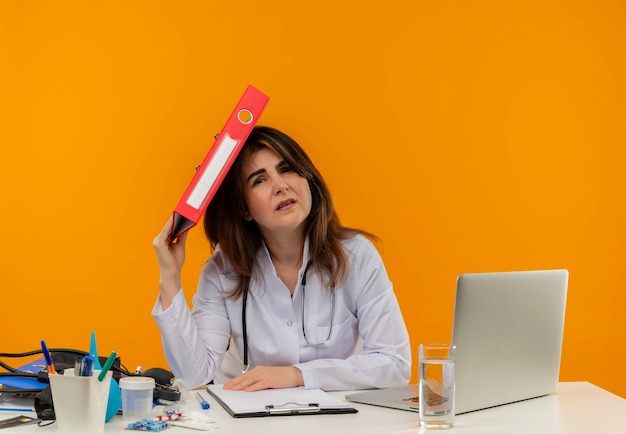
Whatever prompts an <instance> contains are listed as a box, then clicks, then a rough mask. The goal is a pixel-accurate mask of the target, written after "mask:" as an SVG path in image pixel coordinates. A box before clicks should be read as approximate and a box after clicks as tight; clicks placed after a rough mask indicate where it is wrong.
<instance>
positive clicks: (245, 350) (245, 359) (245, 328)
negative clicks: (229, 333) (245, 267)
mask: <svg viewBox="0 0 626 434" xmlns="http://www.w3.org/2000/svg"><path fill="white" fill-rule="evenodd" d="M310 266H311V261H309V262H308V263H307V264H306V267H305V268H304V273H302V280H301V281H300V283H301V285H302V335H303V336H304V341H305V342H306V344H307V346H320V345H330V336H331V334H332V333H333V318H334V316H335V285H332V286H331V287H330V328H329V329H328V336H326V339H324V341H322V342H316V343H312V342H310V341H309V339H308V338H307V337H306V327H305V326H304V298H305V294H306V291H305V289H306V275H307V272H308V271H309V267H310ZM248 290H249V288H246V290H245V291H244V292H243V299H242V306H241V325H242V328H243V365H244V371H243V372H247V371H248V369H250V364H249V363H248V326H247V324H246V307H247V303H248Z"/></svg>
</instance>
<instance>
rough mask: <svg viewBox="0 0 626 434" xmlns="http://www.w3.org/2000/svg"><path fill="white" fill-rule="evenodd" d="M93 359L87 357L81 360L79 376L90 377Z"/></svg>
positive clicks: (89, 356)
mask: <svg viewBox="0 0 626 434" xmlns="http://www.w3.org/2000/svg"><path fill="white" fill-rule="evenodd" d="M93 367H94V359H93V356H91V355H87V356H85V357H84V358H83V360H82V363H81V370H80V376H81V377H91V376H92V375H93Z"/></svg>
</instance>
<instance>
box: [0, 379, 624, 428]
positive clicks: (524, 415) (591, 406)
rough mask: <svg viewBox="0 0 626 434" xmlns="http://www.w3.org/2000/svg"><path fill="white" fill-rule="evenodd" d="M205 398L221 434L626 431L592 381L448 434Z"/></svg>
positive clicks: (398, 417)
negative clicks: (231, 406) (261, 411)
mask: <svg viewBox="0 0 626 434" xmlns="http://www.w3.org/2000/svg"><path fill="white" fill-rule="evenodd" d="M202 394H203V396H205V398H206V399H207V401H209V402H210V403H211V409H210V410H207V414H209V415H210V416H211V417H212V418H213V419H215V420H216V421H217V423H218V424H219V426H220V428H219V429H218V430H214V431H206V432H208V433H215V434H231V433H232V434H241V433H250V434H252V433H268V434H269V433H271V434H313V433H315V434H319V433H323V434H333V433H342V434H343V433H349V432H357V433H359V434H362V433H377V434H381V433H383V434H388V433H422V434H423V433H434V432H445V433H449V434H454V433H459V434H478V433H480V434H489V433H494V434H495V433H497V434H509V433H510V434H517V433H519V434H528V433H532V434H543V433H545V434H552V433H559V434H569V433H585V434H587V433H592V434H595V433H597V434H613V433H615V434H617V433H619V434H624V433H626V400H625V399H623V398H620V397H618V396H616V395H613V394H611V393H609V392H607V391H605V390H603V389H600V388H599V387H597V386H594V385H593V384H590V383H586V382H577V383H560V384H559V388H558V391H557V393H555V394H553V395H549V396H544V397H541V398H535V399H531V400H527V401H523V402H518V403H514V404H509V405H504V406H501V407H496V408H491V409H487V410H481V411H477V412H473V413H467V414H462V415H459V416H457V417H456V426H455V427H454V428H453V429H450V430H446V431H433V430H424V429H421V428H419V418H418V415H417V413H412V412H408V411H402V410H393V409H387V408H381V407H375V406H371V405H364V404H355V403H351V404H352V405H353V406H354V407H355V408H357V409H358V410H359V412H358V413H356V414H341V415H314V416H274V417H263V418H250V419H234V418H232V417H231V416H230V415H228V413H226V412H225V411H224V409H223V408H222V407H221V406H220V405H219V404H218V403H216V402H215V400H213V398H212V397H210V395H209V394H208V393H206V392H203V393H202ZM332 394H333V395H335V396H337V397H340V398H343V397H344V396H345V394H346V392H333V393H332ZM187 405H188V406H190V407H189V408H191V409H193V410H198V409H199V408H198V403H197V401H196V400H195V399H193V398H191V399H190V400H189V402H188V403H187ZM161 411H162V407H157V408H156V409H155V414H160V413H159V412H161ZM18 414H19V413H12V412H7V411H3V412H2V414H0V418H2V419H6V418H9V417H12V416H17V415H18ZM22 414H26V413H22ZM123 427H124V423H123V421H122V418H121V417H120V416H116V417H115V418H114V419H113V420H111V421H110V422H109V423H107V424H106V425H105V433H118V434H122V433H123V434H129V433H131V432H132V431H128V430H124V429H123ZM56 432H57V426H56V423H54V424H52V425H50V426H48V427H44V428H40V427H38V426H36V425H26V426H22V427H19V428H13V429H12V430H10V431H6V433H7V434H10V433H15V434H18V433H19V434H31V433H32V434H35V433H40V434H45V433H56ZM137 432H145V431H137ZM165 432H166V433H167V434H181V433H185V434H194V433H201V432H203V431H196V430H190V429H186V428H179V427H173V428H169V429H167V430H166V431H165ZM86 434H88V433H86Z"/></svg>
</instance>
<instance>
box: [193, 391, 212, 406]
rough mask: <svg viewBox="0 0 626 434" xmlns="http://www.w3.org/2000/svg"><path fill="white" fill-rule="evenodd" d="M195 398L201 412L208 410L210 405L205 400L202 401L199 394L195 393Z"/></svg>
mask: <svg viewBox="0 0 626 434" xmlns="http://www.w3.org/2000/svg"><path fill="white" fill-rule="evenodd" d="M196 398H198V402H199V403H200V407H202V410H208V409H209V408H210V407H211V404H209V403H208V402H207V401H206V399H204V398H203V397H202V395H200V392H196Z"/></svg>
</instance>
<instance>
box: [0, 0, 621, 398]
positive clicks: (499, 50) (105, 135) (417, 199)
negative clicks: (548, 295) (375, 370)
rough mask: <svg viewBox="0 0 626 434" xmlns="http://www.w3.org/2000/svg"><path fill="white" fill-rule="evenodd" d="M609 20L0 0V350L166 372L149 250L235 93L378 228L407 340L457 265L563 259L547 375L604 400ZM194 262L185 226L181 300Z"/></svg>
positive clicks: (344, 211) (615, 247)
mask: <svg viewBox="0 0 626 434" xmlns="http://www.w3.org/2000/svg"><path fill="white" fill-rule="evenodd" d="M383 3H384V6H383ZM625 20H626V8H625V6H624V3H623V2H622V1H619V0H614V1H610V0H597V1H582V0H580V1H573V0H561V1H558V0H552V1H545V0H531V1H507V2H502V1H499V0H484V1H471V2H468V1H452V0H448V1H446V0H438V1H431V0H404V1H402V0H393V1H390V2H362V1H356V0H353V1H342V2H337V1H323V2H313V3H311V2H308V3H306V2H305V3H302V2H291V1H283V2H279V1H273V2H272V1H270V2H253V1H249V0H242V1H237V2H228V1H222V2H217V1H200V0H198V1H185V2H171V1H153V0H150V1H148V0H136V1H132V2H128V1H107V2H101V1H84V0H76V1H67V0H61V1H56V2H50V1H28V2H15V1H2V2H1V3H0V189H1V196H0V197H1V198H2V210H3V212H2V213H0V227H1V228H2V235H3V236H2V241H3V249H2V253H1V255H2V258H1V262H0V282H1V287H2V294H3V298H2V300H3V301H2V319H3V321H2V324H3V331H2V333H1V335H0V336H1V338H0V350H2V351H6V352H18V351H25V350H30V349H35V348H37V346H38V343H39V340H40V339H46V340H47V342H48V344H49V346H51V347H74V348H82V349H87V347H88V340H89V333H90V331H91V330H96V332H97V334H98V341H99V349H100V352H101V353H108V352H109V351H111V350H112V349H116V350H117V351H118V352H119V353H120V355H121V357H122V361H123V362H124V363H125V365H126V366H127V367H128V368H129V369H134V368H135V366H136V365H142V366H143V367H144V368H148V367H154V366H163V367H165V366H166V365H165V360H164V357H163V355H162V352H161V346H160V340H159V334H158V331H157V328H156V325H155V324H154V322H153V320H152V319H151V317H150V309H151V306H152V304H153V301H154V299H155V297H156V295H157V292H158V288H157V280H158V278H157V267H156V260H155V255H154V252H153V249H152V245H151V242H152V238H153V236H154V235H156V233H157V232H158V231H159V229H160V228H161V226H162V225H163V224H164V222H165V220H166V219H167V217H168V216H169V215H170V213H171V212H172V210H173V208H174V206H175V204H176V203H177V201H178V199H179V197H180V195H181V194H182V192H183V191H184V188H185V187H186V185H187V183H188V181H189V180H190V179H191V176H192V175H193V172H194V166H195V165H196V164H197V163H199V162H200V161H201V160H202V158H203V157H204V155H205V154H206V152H207V150H208V148H209V146H210V145H211V144H212V142H213V139H212V137H213V134H214V133H216V132H218V131H219V130H220V129H221V127H222V125H223V123H224V121H225V120H226V118H227V116H228V115H229V114H230V111H231V110H232V107H233V106H234V104H235V103H236V101H237V100H238V98H239V96H240V95H241V93H242V92H243V90H244V88H245V86H246V85H248V84H253V85H255V86H256V87H258V88H259V89H261V90H262V91H264V92H265V93H267V94H268V95H269V96H270V97H271V101H270V103H269V105H268V107H267V109H266V111H265V113H264V114H263V117H262V123H264V124H270V125H273V126H276V127H279V128H282V129H284V130H285V131H287V132H288V133H290V134H291V135H293V136H294V137H295V138H297V139H298V140H299V141H301V143H302V144H303V145H304V146H305V148H306V149H307V150H308V151H309V153H310V155H311V157H312V158H313V159H314V161H315V162H316V163H317V164H318V166H319V167H320V169H321V170H322V172H323V173H324V174H325V176H326V180H327V181H328V183H329V185H330V186H331V189H332V191H333V193H334V198H335V201H336V204H337V208H338V211H339V213H340V216H341V217H342V220H343V222H344V223H345V224H348V225H351V226H356V227H361V228H365V229H368V230H370V231H372V232H374V233H376V234H378V235H379V236H380V237H381V238H382V240H383V242H384V246H383V250H382V253H383V255H384V259H385V261H386V264H387V267H388V271H389V274H390V276H391V278H392V280H393V282H394V284H395V288H396V291H397V294H398V297H399V299H400V301H401V303H402V307H403V311H404V314H405V316H406V320H407V323H408V326H409V329H410V333H411V337H412V342H413V346H414V348H416V347H417V344H418V343H420V342H425V341H435V340H447V339H449V337H450V332H451V321H452V311H453V301H454V300H453V297H454V285H455V277H456V276H457V275H458V274H459V273H462V272H479V271H500V270H521V269H534V268H561V267H563V268H568V269H569V270H570V292H569V297H568V311H567V319H566V332H565V341H564V347H563V364H562V370H561V379H562V380H564V381H575V380H587V381H591V382H593V383H595V384H597V385H599V386H601V387H604V388H606V389H608V390H610V391H612V392H614V393H617V394H619V395H621V396H625V397H626V373H625V371H624V369H622V367H623V363H622V361H623V360H624V359H625V358H626V345H624V330H625V329H626V327H624V325H623V323H624V322H623V309H624V308H623V306H624V305H625V304H626V300H625V296H624V283H623V280H624V279H623V272H624V263H625V261H624V260H625V256H626V255H625V253H626V247H625V246H626V229H625V227H626V225H625V224H624V222H625V221H626V205H625V204H626V197H625V196H626V195H625V192H624V190H625V186H626V175H625V173H626V171H625V170H624V167H623V166H624V163H625V157H626V151H625V146H624V144H625V139H626V129H625V127H624V125H625V122H624V121H625V118H626V116H625V115H626V109H625V102H624V101H626V87H625V80H624V77H626V60H625V59H626V57H625V56H624V53H625V52H626V51H625V50H626V32H625V31H624V25H623V23H624V21H625ZM207 254H208V246H207V243H206V241H205V240H204V239H203V237H202V234H201V231H200V230H198V229H194V230H193V231H192V234H191V237H190V248H189V251H188V256H187V266H186V270H185V276H184V286H185V288H186V289H187V296H188V297H190V296H191V294H192V293H193V291H194V289H195V285H196V278H197V275H198V271H199V269H200V267H201V266H202V263H203V262H204V260H205V258H206V257H207ZM592 352H593V353H594V354H598V353H599V354H600V355H602V356H609V357H610V359H609V360H608V361H607V362H608V363H606V364H604V363H602V362H599V363H598V364H597V365H596V364H595V363H594V364H593V365H592V367H589V363H590V354H591V353H592ZM413 379H414V381H415V380H416V379H417V373H416V370H414V371H413Z"/></svg>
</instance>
